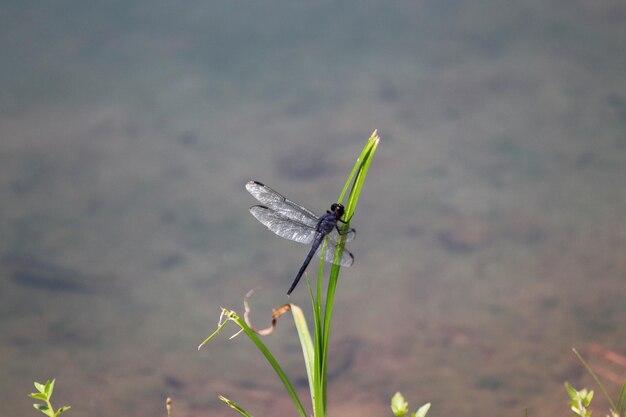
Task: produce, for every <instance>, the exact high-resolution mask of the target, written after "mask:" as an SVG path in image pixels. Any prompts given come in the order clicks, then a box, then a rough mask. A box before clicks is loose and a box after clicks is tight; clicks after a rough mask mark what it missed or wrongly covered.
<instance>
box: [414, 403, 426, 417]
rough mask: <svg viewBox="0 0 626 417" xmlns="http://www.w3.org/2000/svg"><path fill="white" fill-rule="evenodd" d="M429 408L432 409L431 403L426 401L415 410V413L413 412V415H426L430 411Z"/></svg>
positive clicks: (417, 416) (416, 416)
mask: <svg viewBox="0 0 626 417" xmlns="http://www.w3.org/2000/svg"><path fill="white" fill-rule="evenodd" d="M428 410H430V403H426V404H424V405H423V406H421V407H420V408H419V409H418V410H417V411H416V412H415V414H413V417H426V413H428Z"/></svg>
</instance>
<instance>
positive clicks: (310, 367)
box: [291, 304, 316, 404]
mask: <svg viewBox="0 0 626 417" xmlns="http://www.w3.org/2000/svg"><path fill="white" fill-rule="evenodd" d="M291 314H292V315H293V321H294V323H295V324H296V329H297V330H298V337H299V338H300V346H302V355H303V356H304V365H305V367H306V376H307V379H308V380H309V389H310V391H311V403H312V404H315V397H316V389H315V381H314V378H315V357H314V355H315V353H314V347H313V340H312V339H311V333H310V332H309V326H308V325H307V323H306V318H305V317H304V313H303V312H302V309H301V308H300V307H298V306H297V305H295V304H291Z"/></svg>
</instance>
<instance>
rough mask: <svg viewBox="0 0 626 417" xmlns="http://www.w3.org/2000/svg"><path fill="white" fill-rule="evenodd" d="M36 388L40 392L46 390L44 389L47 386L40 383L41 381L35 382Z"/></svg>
mask: <svg viewBox="0 0 626 417" xmlns="http://www.w3.org/2000/svg"><path fill="white" fill-rule="evenodd" d="M35 388H36V389H37V391H39V392H44V390H45V386H44V385H43V384H40V383H39V382H35Z"/></svg>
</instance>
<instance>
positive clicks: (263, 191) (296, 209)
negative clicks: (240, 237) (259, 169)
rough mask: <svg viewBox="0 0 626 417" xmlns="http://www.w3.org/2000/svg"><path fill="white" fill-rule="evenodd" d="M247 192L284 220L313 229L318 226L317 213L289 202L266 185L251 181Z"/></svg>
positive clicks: (247, 186) (247, 185)
mask: <svg viewBox="0 0 626 417" xmlns="http://www.w3.org/2000/svg"><path fill="white" fill-rule="evenodd" d="M246 190H248V192H249V193H250V194H252V196H253V197H254V198H256V199H257V200H259V201H260V202H261V204H263V205H264V206H266V207H268V208H270V209H271V210H274V211H275V212H277V213H278V214H280V215H281V216H282V217H284V218H287V219H291V220H294V221H296V222H298V223H301V224H305V225H307V226H310V227H313V228H315V226H316V225H317V222H318V220H319V217H318V216H316V215H315V213H313V212H312V211H311V210H307V209H305V208H304V207H302V206H301V205H299V204H296V203H294V202H293V201H291V200H288V199H287V198H285V197H284V196H283V195H281V194H280V193H278V192H276V191H274V190H272V189H271V188H270V187H268V186H267V185H265V184H262V183H260V182H257V181H250V182H248V183H247V184H246ZM253 214H254V213H253ZM255 217H256V216H255ZM257 218H258V217H257ZM264 224H265V223H264ZM266 226H267V225H266ZM270 230H271V229H270ZM277 234H278V233H277ZM287 239H289V238H287ZM292 240H293V239H292Z"/></svg>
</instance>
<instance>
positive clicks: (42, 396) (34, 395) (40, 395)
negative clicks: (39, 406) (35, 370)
mask: <svg viewBox="0 0 626 417" xmlns="http://www.w3.org/2000/svg"><path fill="white" fill-rule="evenodd" d="M28 396H29V397H30V398H33V399H35V400H41V401H46V400H47V399H48V397H47V396H46V394H44V393H42V392H31V393H30V394H28Z"/></svg>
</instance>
